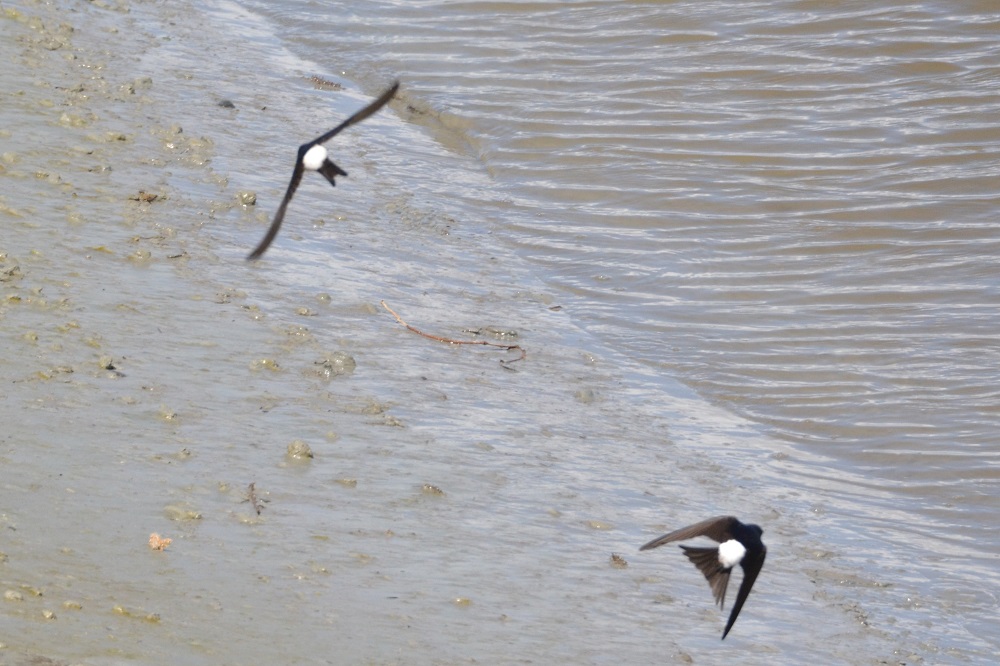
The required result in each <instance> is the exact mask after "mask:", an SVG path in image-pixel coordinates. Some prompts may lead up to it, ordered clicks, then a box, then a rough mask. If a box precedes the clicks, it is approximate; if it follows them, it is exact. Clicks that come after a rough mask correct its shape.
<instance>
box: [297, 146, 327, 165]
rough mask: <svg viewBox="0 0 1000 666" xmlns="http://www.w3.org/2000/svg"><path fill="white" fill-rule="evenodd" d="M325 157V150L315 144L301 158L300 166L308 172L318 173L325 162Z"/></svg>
mask: <svg viewBox="0 0 1000 666" xmlns="http://www.w3.org/2000/svg"><path fill="white" fill-rule="evenodd" d="M326 155H327V152H326V148H324V147H323V146H321V145H320V144H318V143H317V144H316V145H315V146H313V147H312V148H310V149H309V150H307V151H306V154H305V155H303V156H302V166H304V167H305V168H307V169H309V170H310V171H318V170H319V168H320V167H321V166H323V162H325V161H326Z"/></svg>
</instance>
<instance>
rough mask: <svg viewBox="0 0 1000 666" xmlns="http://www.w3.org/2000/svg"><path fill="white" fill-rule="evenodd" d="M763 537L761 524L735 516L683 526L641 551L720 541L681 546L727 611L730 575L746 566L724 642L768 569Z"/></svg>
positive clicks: (718, 517)
mask: <svg viewBox="0 0 1000 666" xmlns="http://www.w3.org/2000/svg"><path fill="white" fill-rule="evenodd" d="M762 534H764V530H762V529H761V528H760V527H758V526H757V525H744V524H743V523H741V522H740V521H739V520H737V519H736V518H734V517H733V516H717V517H715V518H709V519H708V520H703V521H701V522H700V523H695V524H694V525H689V526H688V527H682V528H681V529H679V530H676V531H674V532H671V533H670V534H664V535H663V536H661V537H659V538H657V539H653V540H652V541H650V542H649V543H647V544H646V545H645V546H643V547H642V548H640V549H639V550H649V549H650V548H657V547H659V546H662V545H663V544H665V543H670V542H671V541H683V540H684V539H693V538H695V537H700V536H705V537H708V538H709V539H712V540H713V541H717V542H718V543H719V546H718V547H717V548H695V547H692V546H681V550H683V551H684V554H685V555H687V557H688V559H689V560H691V561H692V562H693V563H694V565H695V566H696V567H698V570H699V571H701V573H703V574H704V575H705V578H706V579H707V580H708V584H709V586H710V587H711V588H712V594H714V595H715V601H716V603H718V604H719V608H720V609H721V608H723V602H724V601H725V599H726V586H727V585H729V574H730V573H731V572H732V570H733V567H735V566H736V565H737V564H739V565H740V566H741V567H743V582H742V583H741V584H740V591H739V593H738V594H737V595H736V605H735V606H733V610H732V612H731V613H730V614H729V622H727V623H726V629H725V631H723V632H722V639H723V640H725V638H726V634H728V633H729V630H730V629H732V628H733V624H734V623H735V622H736V617H737V616H738V615H739V614H740V610H741V609H742V608H743V604H744V603H745V602H746V600H747V597H748V596H750V588H752V587H753V582H754V581H755V580H757V574H759V573H760V569H761V567H763V566H764V558H765V557H766V556H767V547H766V546H765V545H764V544H763V542H762V541H761V540H760V537H761V535H762Z"/></svg>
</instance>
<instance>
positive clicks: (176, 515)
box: [163, 504, 201, 521]
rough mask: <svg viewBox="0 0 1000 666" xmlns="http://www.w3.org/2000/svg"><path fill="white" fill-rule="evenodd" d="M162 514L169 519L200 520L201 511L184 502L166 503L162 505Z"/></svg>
mask: <svg viewBox="0 0 1000 666" xmlns="http://www.w3.org/2000/svg"><path fill="white" fill-rule="evenodd" d="M163 515H165V516H166V517H167V518H168V519H170V520H175V521H181V520H201V512H200V511H196V510H194V509H192V508H191V507H189V506H186V505H184V504H168V505H167V506H165V507H163Z"/></svg>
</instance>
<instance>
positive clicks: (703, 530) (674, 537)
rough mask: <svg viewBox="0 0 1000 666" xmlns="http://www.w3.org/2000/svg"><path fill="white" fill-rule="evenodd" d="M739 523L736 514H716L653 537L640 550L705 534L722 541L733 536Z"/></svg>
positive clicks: (714, 539)
mask: <svg viewBox="0 0 1000 666" xmlns="http://www.w3.org/2000/svg"><path fill="white" fill-rule="evenodd" d="M739 523H740V521H739V520H737V519H736V518H735V517H734V516H716V517H715V518H709V519H708V520H703V521H701V522H700V523H695V524H694V525H688V526H687V527H682V528H680V529H679V530H675V531H673V532H671V533H670V534H664V535H663V536H661V537H658V538H656V539H653V540H652V541H650V542H649V543H647V544H646V545H644V546H643V547H641V548H640V549H639V550H649V549H650V548H658V547H660V546H662V545H663V544H665V543H670V542H671V541H683V540H685V539H693V538H695V537H700V536H705V537H708V538H709V539H712V540H713V541H718V542H719V543H722V542H724V541H729V540H730V539H732V538H733V528H734V527H735V526H736V525H739Z"/></svg>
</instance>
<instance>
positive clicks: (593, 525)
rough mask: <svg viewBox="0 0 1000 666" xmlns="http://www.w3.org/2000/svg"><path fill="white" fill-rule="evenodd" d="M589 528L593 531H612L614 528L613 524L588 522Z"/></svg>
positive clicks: (595, 521) (600, 521)
mask: <svg viewBox="0 0 1000 666" xmlns="http://www.w3.org/2000/svg"><path fill="white" fill-rule="evenodd" d="M587 527H589V528H590V529H592V530H610V529H612V528H613V527H614V526H613V525H612V524H611V523H606V522H604V521H602V520H588V521H587Z"/></svg>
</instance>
